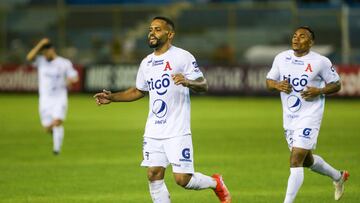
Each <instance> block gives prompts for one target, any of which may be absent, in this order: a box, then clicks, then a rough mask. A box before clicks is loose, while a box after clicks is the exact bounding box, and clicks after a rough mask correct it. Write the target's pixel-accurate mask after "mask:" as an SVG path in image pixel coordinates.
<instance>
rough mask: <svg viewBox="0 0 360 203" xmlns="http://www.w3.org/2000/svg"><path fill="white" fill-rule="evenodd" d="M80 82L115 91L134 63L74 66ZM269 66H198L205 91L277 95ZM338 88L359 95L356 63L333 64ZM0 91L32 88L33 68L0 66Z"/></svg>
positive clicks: (131, 77) (128, 82)
mask: <svg viewBox="0 0 360 203" xmlns="http://www.w3.org/2000/svg"><path fill="white" fill-rule="evenodd" d="M75 67H76V69H77V71H78V72H79V75H80V82H79V83H78V84H77V85H76V86H75V87H74V89H73V90H74V91H75V92H97V91H101V90H103V89H108V90H112V91H119V90H123V89H126V88H128V87H132V86H134V85H135V80H136V74H137V69H138V65H90V66H89V67H86V68H84V67H83V66H81V65H76V66H75ZM269 69H270V67H268V66H266V65H264V66H251V65H239V66H231V67H226V66H206V67H203V68H201V70H202V71H203V73H204V75H205V77H206V79H207V81H208V84H209V92H208V93H207V94H209V95H234V96H235V95H241V96H244V95H245V96H246V95H251V96H263V95H277V93H271V92H269V91H268V90H267V89H266V84H265V80H266V79H265V78H266V74H267V72H268V71H269ZM336 69H337V72H338V73H339V75H340V77H341V82H342V88H341V91H340V92H339V93H338V94H337V95H336V96H341V97H359V96H360V65H351V66H350V65H337V66H336ZM0 91H1V92H36V91H37V71H36V69H34V68H32V67H30V66H26V65H24V66H18V65H17V66H15V65H6V66H0Z"/></svg>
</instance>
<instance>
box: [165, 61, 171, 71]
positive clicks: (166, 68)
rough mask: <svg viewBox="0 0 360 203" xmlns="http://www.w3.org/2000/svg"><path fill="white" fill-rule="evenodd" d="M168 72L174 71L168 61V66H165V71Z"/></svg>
mask: <svg viewBox="0 0 360 203" xmlns="http://www.w3.org/2000/svg"><path fill="white" fill-rule="evenodd" d="M167 70H172V68H171V67H170V63H169V61H166V65H165V69H164V71H167Z"/></svg>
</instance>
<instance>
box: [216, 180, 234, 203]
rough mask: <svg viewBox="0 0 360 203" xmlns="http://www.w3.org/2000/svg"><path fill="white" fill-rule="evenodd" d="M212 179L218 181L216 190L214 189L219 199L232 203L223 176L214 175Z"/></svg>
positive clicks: (223, 202) (224, 202)
mask: <svg viewBox="0 0 360 203" xmlns="http://www.w3.org/2000/svg"><path fill="white" fill-rule="evenodd" d="M212 177H213V178H214V179H215V180H216V188H215V189H214V192H215V194H216V196H217V197H218V198H219V200H220V202H221V203H231V196H230V192H229V190H228V189H227V187H226V185H225V183H224V181H223V178H222V176H221V175H220V174H214V175H212Z"/></svg>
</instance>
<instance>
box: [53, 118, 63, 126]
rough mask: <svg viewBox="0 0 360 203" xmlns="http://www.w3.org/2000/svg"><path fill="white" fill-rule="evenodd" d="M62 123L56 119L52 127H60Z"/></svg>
mask: <svg viewBox="0 0 360 203" xmlns="http://www.w3.org/2000/svg"><path fill="white" fill-rule="evenodd" d="M62 123H63V122H62V120H59V119H57V120H54V121H53V123H52V125H53V126H55V127H57V126H61V125H62Z"/></svg>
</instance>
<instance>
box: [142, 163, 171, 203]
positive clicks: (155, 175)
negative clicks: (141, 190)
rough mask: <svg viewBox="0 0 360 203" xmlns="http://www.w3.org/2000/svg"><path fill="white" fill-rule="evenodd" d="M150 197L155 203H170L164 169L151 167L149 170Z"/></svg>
mask: <svg viewBox="0 0 360 203" xmlns="http://www.w3.org/2000/svg"><path fill="white" fill-rule="evenodd" d="M147 175H148V180H149V190H150V195H151V198H152V200H153V202H154V203H170V202H171V201H170V194H169V191H168V189H167V187H166V184H165V182H164V176H165V168H164V167H149V168H148V170H147Z"/></svg>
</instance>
